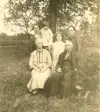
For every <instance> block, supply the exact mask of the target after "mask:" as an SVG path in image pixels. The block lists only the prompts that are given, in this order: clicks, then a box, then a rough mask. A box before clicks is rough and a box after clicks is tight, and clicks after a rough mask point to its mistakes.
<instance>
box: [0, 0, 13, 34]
mask: <svg viewBox="0 0 100 112" xmlns="http://www.w3.org/2000/svg"><path fill="white" fill-rule="evenodd" d="M7 2H8V0H0V33H1V32H5V33H7V34H10V33H11V31H10V30H9V28H7V27H6V26H5V24H4V22H3V18H4V6H5V4H6V3H7Z"/></svg>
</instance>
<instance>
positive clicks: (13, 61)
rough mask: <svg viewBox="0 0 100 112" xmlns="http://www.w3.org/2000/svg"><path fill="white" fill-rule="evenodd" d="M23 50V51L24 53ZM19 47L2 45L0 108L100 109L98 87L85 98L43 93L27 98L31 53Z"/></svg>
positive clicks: (5, 111)
mask: <svg viewBox="0 0 100 112" xmlns="http://www.w3.org/2000/svg"><path fill="white" fill-rule="evenodd" d="M22 54H23V53H22ZM22 54H19V53H18V52H17V50H16V49H12V50H11V49H6V50H4V49H0V112H99V111H100V109H99V104H100V101H99V90H98V91H95V92H93V94H91V95H90V96H89V97H88V98H87V99H86V100H84V99H82V98H79V99H77V97H76V96H72V97H70V98H67V99H65V98H64V99H59V98H57V97H50V98H49V99H47V98H46V97H44V96H43V95H42V94H39V95H37V96H34V97H30V98H28V92H27V88H26V85H27V83H28V81H29V79H30V76H31V75H30V70H29V68H28V61H29V56H24V55H22Z"/></svg>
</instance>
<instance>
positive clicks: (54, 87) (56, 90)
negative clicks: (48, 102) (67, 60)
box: [44, 72, 63, 97]
mask: <svg viewBox="0 0 100 112" xmlns="http://www.w3.org/2000/svg"><path fill="white" fill-rule="evenodd" d="M62 79H63V75H62V73H58V72H55V73H52V75H51V77H50V78H49V79H48V80H47V81H46V83H45V85H44V94H45V96H47V97H49V96H57V95H59V94H60V92H61V87H62Z"/></svg>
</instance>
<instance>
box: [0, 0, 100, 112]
mask: <svg viewBox="0 0 100 112" xmlns="http://www.w3.org/2000/svg"><path fill="white" fill-rule="evenodd" d="M4 10H6V11H5V12H4V14H5V16H4V18H3V21H4V25H5V26H6V27H7V28H8V29H9V30H10V31H9V32H11V34H10V33H8V32H7V30H5V29H4V30H3V29H2V31H1V33H0V112H99V111H100V106H99V105H100V99H99V98H100V84H99V78H100V60H99V59H100V39H99V38H100V3H99V0H87V1H83V0H22V1H21V0H8V1H7V3H6V5H5V7H4ZM45 21H48V23H49V27H50V29H51V31H52V33H53V42H55V41H56V33H57V32H60V33H61V34H62V37H63V41H65V40H66V39H67V38H68V34H67V28H68V27H69V26H74V27H75V29H76V30H75V36H76V37H77V41H78V45H79V51H78V58H79V62H78V67H79V69H80V71H79V73H78V75H77V79H76V82H75V84H76V85H77V89H78V93H79V94H78V95H74V94H73V95H71V96H69V97H67V98H62V97H61V96H60V95H55V96H53V95H51V96H49V97H45V95H44V94H43V92H40V93H39V94H37V95H33V96H29V91H28V89H27V83H28V81H29V80H30V78H31V70H30V68H29V58H30V54H31V52H32V51H33V50H35V49H36V46H35V44H33V42H34V39H33V40H32V38H33V35H34V33H33V30H34V26H35V25H38V26H39V28H40V29H41V28H42V27H43V25H44V22H45Z"/></svg>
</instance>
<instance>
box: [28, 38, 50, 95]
mask: <svg viewBox="0 0 100 112" xmlns="http://www.w3.org/2000/svg"><path fill="white" fill-rule="evenodd" d="M36 46H37V49H36V50H35V51H33V52H32V53H31V57H30V61H29V66H30V68H31V69H32V73H31V79H30V81H29V83H28V84H27V87H28V89H29V91H30V92H32V93H33V94H36V93H37V92H38V90H39V89H44V84H45V82H46V80H47V79H48V78H49V77H50V76H51V70H50V68H51V64H52V60H51V56H50V54H49V51H47V50H45V49H43V48H42V46H43V41H42V39H36Z"/></svg>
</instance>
